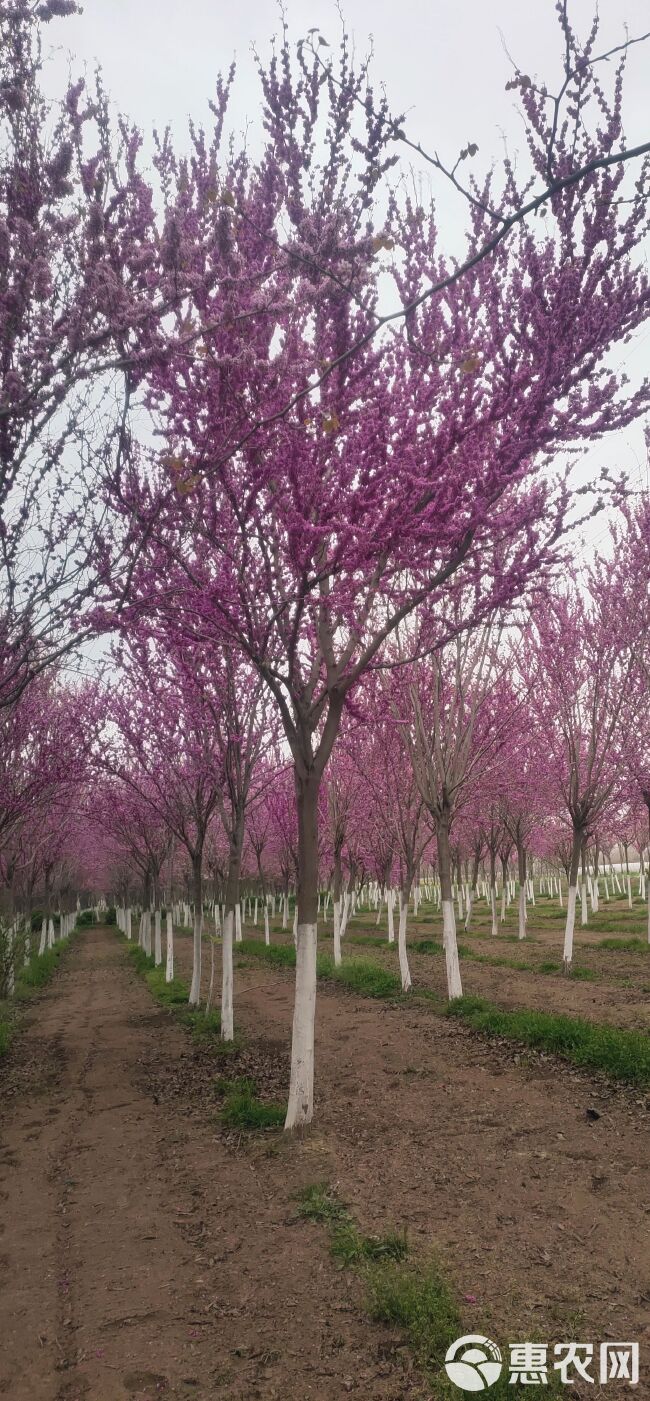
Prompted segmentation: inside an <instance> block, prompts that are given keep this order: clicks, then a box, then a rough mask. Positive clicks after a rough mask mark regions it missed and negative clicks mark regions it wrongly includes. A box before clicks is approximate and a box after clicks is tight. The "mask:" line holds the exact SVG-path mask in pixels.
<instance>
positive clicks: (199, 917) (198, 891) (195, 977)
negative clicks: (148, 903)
mask: <svg viewBox="0 0 650 1401" xmlns="http://www.w3.org/2000/svg"><path fill="white" fill-rule="evenodd" d="M192 889H193V895H194V930H193V950H192V951H193V963H192V985H191V987H190V996H189V1005H190V1007H198V1005H199V1003H200V1001H201V933H202V930H203V847H202V845H200V846H199V847H198V848H197V850H196V851H195V852H194V853H193V856H192Z"/></svg>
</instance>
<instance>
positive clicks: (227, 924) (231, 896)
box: [221, 816, 244, 1041]
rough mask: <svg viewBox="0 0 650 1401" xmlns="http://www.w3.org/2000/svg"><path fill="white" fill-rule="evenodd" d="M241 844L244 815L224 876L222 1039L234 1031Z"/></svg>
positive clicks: (231, 847)
mask: <svg viewBox="0 0 650 1401" xmlns="http://www.w3.org/2000/svg"><path fill="white" fill-rule="evenodd" d="M243 845H244V820H243V816H242V817H241V818H240V819H239V821H238V823H237V827H236V830H235V831H234V833H233V834H232V836H231V840H230V851H229V855H228V876H227V880H226V913H225V916H224V921H223V945H222V949H221V1039H222V1041H232V1040H233V1039H234V1035H235V1022H234V1011H233V986H234V973H233V966H232V948H233V934H234V930H235V910H236V908H237V905H238V903H239V880H240V876H241V859H242V849H243Z"/></svg>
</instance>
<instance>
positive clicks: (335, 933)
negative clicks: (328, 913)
mask: <svg viewBox="0 0 650 1401" xmlns="http://www.w3.org/2000/svg"><path fill="white" fill-rule="evenodd" d="M332 939H333V961H335V965H336V968H339V967H340V899H335V901H333V929H332Z"/></svg>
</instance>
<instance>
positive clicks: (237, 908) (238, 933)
mask: <svg viewBox="0 0 650 1401" xmlns="http://www.w3.org/2000/svg"><path fill="white" fill-rule="evenodd" d="M241 941H242V932H241V905H240V904H239V902H238V903H237V904H236V905H235V943H236V944H241Z"/></svg>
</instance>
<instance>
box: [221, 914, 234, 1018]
mask: <svg viewBox="0 0 650 1401" xmlns="http://www.w3.org/2000/svg"><path fill="white" fill-rule="evenodd" d="M234 923H235V915H234V910H226V913H225V916H224V921H223V945H222V949H221V1040H222V1041H232V1040H234V1036H235V1021H234V1013H233V985H234V973H233V961H232V950H233V930H234Z"/></svg>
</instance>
